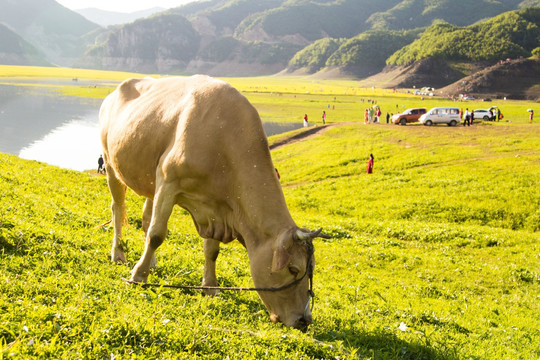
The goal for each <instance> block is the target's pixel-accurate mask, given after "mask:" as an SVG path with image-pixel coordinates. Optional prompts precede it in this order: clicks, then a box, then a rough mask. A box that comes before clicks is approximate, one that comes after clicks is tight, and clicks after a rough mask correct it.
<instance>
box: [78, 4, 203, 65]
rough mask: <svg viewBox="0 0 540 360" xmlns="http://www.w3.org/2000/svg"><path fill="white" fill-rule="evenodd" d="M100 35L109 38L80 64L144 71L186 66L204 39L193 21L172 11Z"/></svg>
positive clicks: (79, 63) (94, 48) (80, 61)
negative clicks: (201, 39)
mask: <svg viewBox="0 0 540 360" xmlns="http://www.w3.org/2000/svg"><path fill="white" fill-rule="evenodd" d="M100 36H101V37H106V40H105V41H104V42H103V43H101V44H99V45H96V46H94V47H93V48H92V49H91V50H89V51H88V52H87V53H86V55H85V56H84V57H83V58H82V59H80V60H79V61H78V62H77V63H76V65H77V66H80V67H89V68H97V69H108V70H124V71H128V70H129V71H135V72H141V73H152V72H167V71H169V70H171V69H176V70H178V69H185V68H186V66H187V64H188V62H189V61H190V60H191V59H192V58H194V57H195V55H196V54H197V51H198V50H199V42H200V35H199V33H197V32H196V31H195V30H194V29H193V26H192V25H191V23H190V22H189V21H188V20H187V19H186V18H184V17H183V16H181V15H176V14H171V13H166V14H163V15H159V16H154V17H150V18H146V19H140V20H137V21H135V22H133V23H130V24H126V25H123V26H121V27H118V28H114V29H112V30H111V31H110V32H108V34H103V33H101V34H100Z"/></svg>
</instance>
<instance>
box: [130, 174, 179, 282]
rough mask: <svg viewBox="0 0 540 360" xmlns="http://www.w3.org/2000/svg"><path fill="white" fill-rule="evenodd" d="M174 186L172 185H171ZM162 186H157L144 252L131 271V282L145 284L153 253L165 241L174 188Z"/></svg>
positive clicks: (153, 258)
mask: <svg viewBox="0 0 540 360" xmlns="http://www.w3.org/2000/svg"><path fill="white" fill-rule="evenodd" d="M173 185H174V184H173ZM173 185H171V186H167V184H164V185H162V186H158V191H157V193H156V195H155V197H154V201H153V207H152V217H151V221H150V225H149V226H148V230H147V232H146V241H145V244H144V252H143V254H142V256H141V258H140V259H139V261H138V262H137V264H136V265H135V267H134V268H133V270H132V271H131V281H134V282H143V283H145V282H146V280H147V279H148V274H149V273H150V267H151V265H152V262H153V261H155V257H154V256H155V255H154V254H155V252H156V250H157V248H158V247H159V246H160V245H161V244H162V243H163V240H165V236H166V235H167V222H168V220H169V216H171V212H172V210H173V207H174V204H175V203H174V201H175V193H174V191H175V189H174V186H173Z"/></svg>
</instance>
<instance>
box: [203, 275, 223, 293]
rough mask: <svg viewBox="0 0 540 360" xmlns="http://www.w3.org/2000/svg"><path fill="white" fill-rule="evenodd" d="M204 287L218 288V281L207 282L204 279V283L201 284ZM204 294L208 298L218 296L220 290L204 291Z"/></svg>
mask: <svg viewBox="0 0 540 360" xmlns="http://www.w3.org/2000/svg"><path fill="white" fill-rule="evenodd" d="M201 285H202V286H211V287H217V281H211V280H210V281H208V282H207V281H206V280H205V279H203V282H202V284H201ZM202 292H203V294H204V295H208V296H216V295H217V294H219V289H203V291H202Z"/></svg>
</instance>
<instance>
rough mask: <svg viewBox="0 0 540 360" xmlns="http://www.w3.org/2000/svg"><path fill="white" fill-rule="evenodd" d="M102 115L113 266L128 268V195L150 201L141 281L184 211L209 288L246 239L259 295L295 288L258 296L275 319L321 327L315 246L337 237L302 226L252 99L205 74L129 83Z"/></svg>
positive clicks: (135, 274)
mask: <svg viewBox="0 0 540 360" xmlns="http://www.w3.org/2000/svg"><path fill="white" fill-rule="evenodd" d="M99 117H100V128H101V141H102V145H103V152H104V157H105V163H106V167H107V180H108V184H109V189H110V192H111V195H112V214H113V223H114V238H113V245H112V251H111V260H112V261H114V262H125V261H126V259H125V254H124V250H123V248H122V245H121V238H122V223H123V221H124V218H125V193H126V187H129V188H131V189H133V190H134V191H135V192H136V193H137V194H139V195H141V196H144V197H146V202H145V204H144V208H143V221H142V227H143V230H144V232H145V234H146V240H145V248H144V252H143V254H142V256H141V258H140V260H139V261H138V263H137V264H136V265H135V267H134V268H133V270H132V272H131V281H134V282H146V281H147V277H148V274H149V271H150V268H151V267H152V266H155V257H154V253H155V251H156V249H157V248H158V247H159V246H160V245H161V243H162V242H163V240H164V239H165V236H166V233H167V221H168V219H169V216H170V215H171V212H172V209H173V207H174V205H179V206H181V207H182V208H184V209H186V210H187V211H188V212H189V213H190V214H191V216H192V218H193V222H194V223H195V226H196V228H197V231H198V233H199V234H200V236H201V237H202V238H204V257H205V269H204V276H203V281H202V283H203V285H205V286H216V285H217V280H216V273H215V266H216V259H217V256H218V253H219V246H220V243H228V242H230V241H232V240H234V239H237V240H238V241H240V243H242V244H243V245H244V246H245V248H246V249H247V252H248V256H249V263H250V269H251V275H252V278H253V283H254V285H255V287H257V288H259V289H264V288H274V290H275V288H283V287H286V288H284V289H282V290H279V291H265V290H258V294H259V297H260V298H261V300H262V302H263V303H264V305H265V306H266V308H267V309H268V311H269V312H270V319H271V320H272V321H273V322H278V321H279V322H282V323H284V324H285V325H287V326H293V327H296V328H305V327H307V326H308V325H309V324H310V323H311V320H312V318H311V310H310V309H309V306H308V304H309V301H310V296H311V294H312V292H311V288H310V284H309V281H310V279H309V278H310V276H306V274H311V272H312V271H313V266H314V261H315V260H314V257H313V244H312V241H313V239H314V238H315V237H327V236H326V235H324V234H322V233H321V232H320V230H318V231H313V232H312V231H309V230H306V229H300V228H299V227H298V226H297V225H296V224H295V222H294V221H293V219H292V217H291V215H290V213H289V210H288V209H287V205H286V203H285V197H284V195H283V191H282V189H281V186H280V183H279V180H278V178H277V175H276V171H275V167H274V165H273V164H272V159H271V156H270V150H269V148H268V142H267V139H266V135H265V133H264V129H263V127H262V123H261V120H260V117H259V114H258V113H257V111H256V110H255V108H254V107H253V106H252V105H251V104H250V103H249V101H248V100H247V99H246V98H245V97H244V96H243V95H242V94H240V93H239V92H238V91H237V90H236V89H234V88H233V87H232V86H230V85H229V84H227V83H225V82H222V81H219V80H216V79H213V78H210V77H207V76H202V75H197V76H192V77H189V78H181V77H170V78H163V79H152V78H144V79H129V80H126V81H124V82H123V83H122V84H120V85H119V86H118V88H117V89H116V90H115V91H114V92H113V93H111V94H110V95H109V96H107V98H106V99H105V100H104V101H103V104H102V106H101V109H100V114H99ZM287 285H291V286H287ZM206 293H208V294H214V293H215V290H206Z"/></svg>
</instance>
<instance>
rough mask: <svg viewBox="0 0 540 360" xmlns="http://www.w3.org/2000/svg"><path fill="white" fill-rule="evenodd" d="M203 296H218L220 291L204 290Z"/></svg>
mask: <svg viewBox="0 0 540 360" xmlns="http://www.w3.org/2000/svg"><path fill="white" fill-rule="evenodd" d="M203 294H204V295H206V296H217V295H218V294H219V290H218V289H203Z"/></svg>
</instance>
